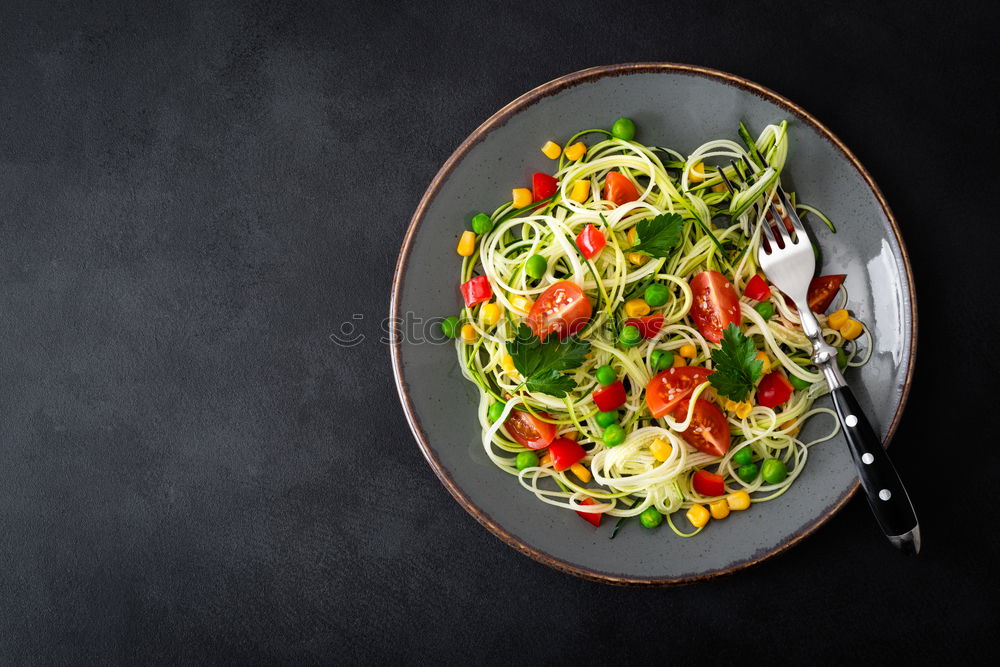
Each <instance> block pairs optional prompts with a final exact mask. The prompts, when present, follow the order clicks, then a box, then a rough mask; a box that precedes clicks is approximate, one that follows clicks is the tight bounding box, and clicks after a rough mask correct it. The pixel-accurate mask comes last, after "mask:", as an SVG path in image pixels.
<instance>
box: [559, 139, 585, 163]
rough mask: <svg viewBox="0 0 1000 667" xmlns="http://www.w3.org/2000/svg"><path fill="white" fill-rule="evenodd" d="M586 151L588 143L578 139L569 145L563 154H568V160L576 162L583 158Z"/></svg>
mask: <svg viewBox="0 0 1000 667" xmlns="http://www.w3.org/2000/svg"><path fill="white" fill-rule="evenodd" d="M586 152H587V144H585V143H583V142H582V141H578V142H576V143H575V144H573V145H572V146H569V147H568V148H567V149H566V151H565V152H564V153H563V155H565V156H566V159H567V160H572V161H574V162H576V161H577V160H579V159H580V158H582V157H583V155H584V153H586Z"/></svg>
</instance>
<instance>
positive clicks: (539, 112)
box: [391, 63, 916, 584]
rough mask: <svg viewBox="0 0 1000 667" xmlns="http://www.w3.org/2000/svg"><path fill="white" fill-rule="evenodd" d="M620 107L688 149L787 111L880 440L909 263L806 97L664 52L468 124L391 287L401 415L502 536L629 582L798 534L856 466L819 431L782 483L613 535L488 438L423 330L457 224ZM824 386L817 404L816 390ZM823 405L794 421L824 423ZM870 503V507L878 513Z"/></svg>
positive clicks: (866, 183)
mask: <svg viewBox="0 0 1000 667" xmlns="http://www.w3.org/2000/svg"><path fill="white" fill-rule="evenodd" d="M619 116H627V117H630V118H632V119H633V120H634V121H635V122H636V125H637V126H638V128H639V133H638V135H637V137H636V138H637V139H638V140H639V141H642V142H644V143H646V144H654V145H666V146H670V147H672V148H675V149H678V150H680V151H681V152H687V151H690V150H692V149H693V148H695V147H696V146H698V145H699V144H701V143H703V142H705V141H707V140H709V139H713V138H720V137H729V138H733V139H736V127H737V125H738V123H739V121H741V120H743V121H745V122H747V123H748V125H749V126H750V127H751V128H755V129H759V128H761V127H763V126H764V125H765V124H767V123H772V122H777V121H780V120H782V119H787V120H788V121H789V123H790V149H789V159H788V163H787V164H786V167H785V172H784V174H783V176H782V178H783V182H784V183H785V184H786V186H787V187H788V189H789V190H794V191H795V192H797V193H799V196H800V197H801V198H802V200H803V201H807V202H809V203H810V204H812V205H814V206H817V207H819V208H820V209H821V210H823V211H825V212H826V213H827V214H828V215H829V216H830V218H832V219H833V220H834V221H835V222H836V223H837V225H838V233H836V234H831V233H829V232H828V231H827V230H826V229H825V228H824V227H823V226H822V225H816V224H813V225H812V230H813V232H814V233H815V236H816V239H817V241H818V242H819V244H820V246H821V248H822V251H823V266H822V269H821V272H822V273H846V274H847V276H848V277H847V282H846V286H847V289H848V291H849V294H850V307H851V308H852V309H853V310H854V311H856V313H857V315H858V316H860V319H862V320H863V321H864V322H866V323H867V324H868V325H869V326H870V327H871V330H872V333H873V336H874V346H875V347H874V352H873V354H872V358H871V361H870V362H869V363H868V364H867V365H866V366H864V367H863V368H860V369H852V370H851V371H850V372H849V373H848V376H847V377H848V380H849V381H850V382H851V384H852V386H853V387H854V389H855V391H856V393H857V395H858V398H859V400H860V401H861V402H862V404H863V405H864V407H865V408H866V410H867V412H868V415H869V416H870V417H871V420H872V422H873V424H874V425H875V427H876V429H877V430H879V431H880V432H881V434H882V436H883V438H884V441H885V442H888V440H889V439H890V438H891V437H892V434H893V431H894V430H895V428H896V425H897V423H898V421H899V417H900V413H901V411H902V407H903V403H904V402H905V400H906V395H907V391H908V389H909V382H910V375H911V372H912V366H913V364H912V362H913V355H914V350H915V342H916V339H915V327H916V311H915V305H914V299H913V287H912V279H911V273H910V265H909V261H908V259H907V256H906V250H905V248H904V247H903V243H902V240H901V238H900V235H899V229H898V226H897V225H896V221H895V220H894V218H893V216H892V213H891V212H890V211H889V207H888V205H887V204H886V202H885V199H884V198H883V196H882V194H881V193H880V192H879V190H878V187H877V186H876V185H875V183H874V182H873V181H872V179H871V177H870V176H869V175H868V172H867V171H865V169H864V168H863V167H862V166H861V164H860V163H859V162H858V160H857V158H855V157H854V155H853V154H852V153H851V152H850V151H849V150H848V149H847V148H846V147H845V146H844V145H843V143H841V141H840V140H839V139H837V138H836V137H835V136H834V135H833V134H832V133H831V132H830V131H829V130H828V129H826V128H825V127H823V125H821V124H820V123H819V121H817V120H816V119H815V118H813V117H812V116H811V115H809V114H808V113H807V112H806V111H805V110H803V109H802V108H801V107H799V106H797V105H796V104H794V103H792V102H791V101H789V100H787V99H785V98H783V97H781V96H780V95H778V94H776V93H774V92H772V91H770V90H768V89H766V88H764V87H762V86H760V85H757V84H755V83H752V82H750V81H747V80H746V79H742V78H740V77H737V76H734V75H731V74H726V73H723V72H718V71H714V70H709V69H705V68H701V67H693V66H689V65H675V64H668V63H655V64H629V65H614V66H608V67H598V68H593V69H588V70H584V71H581V72H577V73H575V74H570V75H568V76H564V77H562V78H559V79H556V80H555V81H551V82H550V83H547V84H545V85H544V86H541V87H539V88H536V89H535V90H532V91H531V92H529V93H526V94H525V95H523V96H521V97H520V98H518V99H516V100H514V101H513V102H511V103H510V104H508V105H507V106H506V107H504V108H503V109H501V110H500V111H498V112H497V113H496V114H495V115H493V117H491V118H490V119H489V120H487V121H486V122H485V123H484V124H483V125H482V126H480V127H479V129H477V130H476V131H475V132H473V133H472V135H471V136H469V138H468V139H466V140H465V141H464V142H463V143H462V145H461V146H459V148H458V150H456V151H455V153H454V154H453V155H452V156H451V157H450V158H449V159H448V161H447V162H445V164H444V166H443V167H442V168H441V170H440V171H439V172H438V174H437V176H436V177H435V178H434V180H433V182H432V183H431V185H430V187H429V188H428V189H427V192H426V193H425V194H424V197H423V199H422V200H421V202H420V205H419V206H418V208H417V210H416V212H415V213H414V215H413V219H412V221H411V222H410V227H409V230H408V231H407V233H406V238H405V240H404V242H403V247H402V250H401V252H400V255H399V262H398V264H397V267H396V275H395V280H394V283H393V287H392V299H391V319H392V321H393V322H396V323H398V324H397V326H394V327H393V331H392V335H391V349H392V364H393V371H394V373H395V378H396V384H397V386H398V388H399V394H400V398H401V400H402V404H403V409H404V410H405V412H406V416H407V419H408V420H409V423H410V426H411V428H412V429H413V434H414V436H415V437H416V439H417V443H418V444H419V446H420V448H421V450H422V451H423V453H424V456H425V457H426V458H427V461H428V462H429V463H430V465H431V467H432V468H433V469H434V472H435V473H436V474H437V476H438V478H439V479H440V480H441V482H442V483H443V484H444V486H445V488H446V489H448V491H449V492H450V493H451V494H452V496H454V498H455V499H456V500H457V501H458V502H459V503H460V504H461V505H462V507H464V508H465V509H466V510H467V511H468V512H469V513H470V514H471V515H472V516H473V517H475V518H476V520H478V521H479V522H480V523H481V524H483V526H485V527H486V528H487V529H488V530H490V531H491V532H492V533H493V534H494V535H496V536H497V537H499V538H500V539H501V540H503V541H504V542H506V543H507V544H508V545H510V546H512V547H514V548H515V549H518V550H519V551H521V552H522V553H525V554H527V555H528V556H531V557H532V558H534V559H536V560H538V561H541V562H542V563H545V564H546V565H549V566H552V567H554V568H556V569H559V570H563V571H565V572H569V573H572V574H576V575H579V576H583V577H587V578H591V579H597V580H601V581H607V582H612V583H623V584H629V583H634V584H666V583H679V582H688V581H693V580H697V579H703V578H708V577H712V576H716V575H719V574H724V573H727V572H732V571H734V570H737V569H740V568H743V567H747V566H749V565H752V564H753V563H757V562H760V561H761V560H763V559H765V558H768V557H770V556H773V555H775V554H777V553H779V552H781V551H783V550H784V549H787V548H788V547H790V546H792V545H793V544H795V543H797V542H798V541H799V540H801V539H803V538H804V537H806V536H807V535H809V534H810V533H812V532H813V531H815V530H816V529H817V528H818V527H819V526H820V525H822V524H823V523H824V522H825V521H827V520H828V519H829V518H830V517H831V516H833V514H834V513H835V512H837V510H839V509H840V508H841V507H843V505H844V504H845V503H846V502H847V500H848V499H849V498H850V497H851V495H852V494H853V493H854V492H855V491H856V490H857V487H858V482H857V478H856V476H855V473H854V467H853V465H852V463H851V458H850V455H849V453H848V451H847V447H846V444H845V442H844V441H843V439H842V437H838V438H837V439H835V440H832V441H829V442H826V443H822V444H820V445H816V446H815V447H813V448H812V449H811V450H810V454H809V462H808V464H807V466H806V469H805V470H804V471H803V473H802V475H801V476H800V477H799V479H798V480H797V481H796V482H795V484H794V485H793V486H792V487H791V489H790V490H789V491H788V492H787V493H785V494H784V495H783V496H781V497H780V498H778V499H776V500H774V501H771V502H768V503H761V504H757V505H753V506H752V507H751V508H750V509H749V510H747V511H745V512H741V513H740V515H739V516H738V517H734V518H731V519H729V520H727V521H719V522H713V523H712V524H710V525H709V527H708V528H707V529H706V530H705V531H703V532H702V533H701V534H700V535H698V536H697V537H694V538H692V539H683V538H680V537H677V536H676V535H675V534H674V533H673V532H672V531H670V530H669V529H664V528H661V529H658V530H655V531H648V530H644V529H642V527H641V526H639V525H638V523H636V522H628V523H627V524H626V525H625V527H624V528H623V529H622V530H621V531H620V532H619V534H618V536H617V537H616V538H615V539H614V540H610V539H608V537H609V535H610V531H611V525H613V523H614V522H611V521H605V522H604V524H603V525H602V527H601V528H599V529H597V530H595V529H593V528H591V527H590V525H588V524H586V523H585V522H583V521H580V520H578V519H577V517H575V516H574V515H573V514H571V513H568V512H566V511H565V510H562V509H558V508H555V507H550V506H548V505H545V504H543V503H541V502H539V501H538V500H537V499H536V498H535V497H534V496H533V495H532V494H530V493H528V492H527V491H525V490H524V489H522V488H521V487H520V485H518V483H517V481H516V480H515V479H513V478H512V477H510V476H508V475H506V474H505V473H503V472H501V471H500V470H498V469H497V468H495V467H494V466H493V464H492V463H491V462H490V461H489V460H488V459H487V458H486V456H485V454H484V453H483V452H482V445H481V442H480V432H479V425H478V421H477V419H476V415H475V411H476V404H477V394H476V391H475V387H474V386H473V385H472V384H471V383H468V382H466V381H465V380H464V379H463V378H462V375H461V373H460V371H459V367H458V363H457V359H456V355H455V349H454V346H453V344H451V343H450V341H449V344H441V343H440V342H438V343H437V344H435V343H434V342H433V341H432V340H429V337H430V336H429V334H430V333H431V331H432V327H430V326H427V325H426V323H427V322H429V321H432V320H435V319H437V318H441V317H443V316H445V315H450V314H453V313H456V312H458V310H459V308H460V307H461V298H460V296H459V293H458V273H459V258H458V256H457V255H455V245H456V242H457V238H458V236H459V235H460V234H461V232H462V230H463V229H464V224H465V221H466V220H467V219H468V218H469V217H470V216H471V215H472V214H474V213H475V212H477V211H479V210H482V209H485V210H492V209H493V207H494V206H495V205H496V204H497V203H498V202H501V201H504V200H505V199H507V198H509V196H510V190H511V188H512V187H517V186H520V185H523V184H524V183H528V182H530V174H531V173H532V172H534V171H539V170H548V169H551V168H552V163H551V162H549V161H548V160H547V159H546V158H545V157H544V156H542V154H541V153H540V152H539V146H541V145H542V144H544V143H545V141H546V140H548V139H550V138H553V137H566V136H569V135H570V134H572V133H573V132H576V131H577V130H580V129H584V128H591V127H608V126H610V125H611V123H612V122H613V121H614V119H615V118H618V117H619ZM828 401H829V399H828V398H824V399H822V400H821V401H820V402H819V405H825V404H828ZM824 419H827V418H826V417H817V418H816V419H814V420H813V421H812V422H810V423H809V424H808V425H807V426H806V428H805V429H804V432H803V435H802V439H803V440H805V441H808V440H810V439H811V437H813V436H817V435H819V434H821V433H822V432H825V430H826V429H828V428H829V426H830V424H829V422H826V423H822V424H821V423H819V422H820V421H821V420H824ZM872 520H873V521H874V519H872Z"/></svg>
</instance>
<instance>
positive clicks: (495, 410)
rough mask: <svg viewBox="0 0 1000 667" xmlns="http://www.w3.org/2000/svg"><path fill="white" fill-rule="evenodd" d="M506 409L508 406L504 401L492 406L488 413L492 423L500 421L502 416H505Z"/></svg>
mask: <svg viewBox="0 0 1000 667" xmlns="http://www.w3.org/2000/svg"><path fill="white" fill-rule="evenodd" d="M505 407H507V404H506V403H505V402H504V401H497V402H496V403H494V404H493V405H491V406H490V409H489V410H487V411H486V416H487V417H489V420H490V421H491V422H495V421H496V420H498V419H500V415H502V414H503V409H504V408H505Z"/></svg>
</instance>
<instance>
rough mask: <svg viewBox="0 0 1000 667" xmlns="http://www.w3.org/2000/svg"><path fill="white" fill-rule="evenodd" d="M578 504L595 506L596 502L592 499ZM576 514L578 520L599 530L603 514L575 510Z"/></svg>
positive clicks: (586, 499) (585, 499)
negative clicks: (578, 516) (578, 517)
mask: <svg viewBox="0 0 1000 667" xmlns="http://www.w3.org/2000/svg"><path fill="white" fill-rule="evenodd" d="M580 504H581V505H596V504H597V501H596V500H594V499H593V498H584V499H583V500H581V501H580ZM576 513H577V514H579V515H580V518H581V519H583V520H584V521H586V522H587V523H590V524H593V526H594V528H599V527H600V526H601V519H602V518H604V513H603V512H581V511H579V510H577V512H576Z"/></svg>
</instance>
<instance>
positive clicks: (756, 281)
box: [743, 273, 771, 301]
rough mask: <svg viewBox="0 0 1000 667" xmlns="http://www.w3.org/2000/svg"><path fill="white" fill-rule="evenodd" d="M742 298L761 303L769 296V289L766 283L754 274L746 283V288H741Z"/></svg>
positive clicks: (758, 275)
mask: <svg viewBox="0 0 1000 667" xmlns="http://www.w3.org/2000/svg"><path fill="white" fill-rule="evenodd" d="M743 296H745V297H747V298H748V299H753V300H754V301H763V300H764V299H766V298H767V297H769V296H771V288H770V287H768V286H767V282H765V281H764V279H763V278H761V277H760V274H759V273H758V274H755V275H754V277H753V278H751V279H750V280H749V281H748V282H747V286H746V287H745V288H743Z"/></svg>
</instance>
